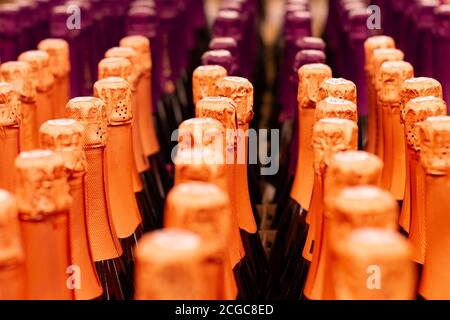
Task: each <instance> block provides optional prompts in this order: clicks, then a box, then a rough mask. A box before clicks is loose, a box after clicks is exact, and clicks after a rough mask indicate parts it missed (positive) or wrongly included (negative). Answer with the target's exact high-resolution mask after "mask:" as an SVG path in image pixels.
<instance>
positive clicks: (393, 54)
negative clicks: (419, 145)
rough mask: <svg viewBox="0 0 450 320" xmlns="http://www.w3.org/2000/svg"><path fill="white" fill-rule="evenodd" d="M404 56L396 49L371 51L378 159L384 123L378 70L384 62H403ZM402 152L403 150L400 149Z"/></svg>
mask: <svg viewBox="0 0 450 320" xmlns="http://www.w3.org/2000/svg"><path fill="white" fill-rule="evenodd" d="M403 58H404V54H403V52H402V51H400V50H398V49H390V48H387V49H383V48H382V49H375V50H374V51H373V57H372V63H373V66H374V71H373V72H374V78H373V81H374V88H375V97H377V98H376V99H377V100H376V112H377V137H376V150H375V154H376V155H377V156H378V157H380V159H384V140H383V130H384V126H383V125H384V123H383V117H382V110H381V108H380V106H379V101H378V97H379V94H380V91H381V90H382V86H381V82H380V69H381V66H382V64H383V63H384V62H386V61H403ZM401 150H403V149H401Z"/></svg>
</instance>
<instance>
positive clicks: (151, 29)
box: [126, 6, 158, 39]
mask: <svg viewBox="0 0 450 320" xmlns="http://www.w3.org/2000/svg"><path fill="white" fill-rule="evenodd" d="M157 28H158V16H157V15H156V9H152V8H149V7H143V6H135V7H132V8H131V9H130V10H128V13H127V18H126V29H127V33H128V35H143V36H146V37H147V38H149V39H153V38H155V37H156V34H157Z"/></svg>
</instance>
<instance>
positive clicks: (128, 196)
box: [94, 77, 143, 274]
mask: <svg viewBox="0 0 450 320" xmlns="http://www.w3.org/2000/svg"><path fill="white" fill-rule="evenodd" d="M94 96H96V97H98V98H100V99H102V100H103V102H104V103H105V107H106V112H107V119H108V142H107V148H106V169H107V180H108V183H107V195H108V200H109V203H110V204H111V216H112V221H113V224H114V228H115V229H116V231H117V236H118V237H119V240H120V242H121V245H122V249H123V252H124V259H125V261H126V262H127V265H128V267H129V270H130V274H132V270H133V268H134V257H133V247H134V246H135V245H136V243H137V241H138V239H139V238H140V236H141V234H142V233H143V224H142V218H141V214H140V212H139V206H138V203H137V201H136V198H135V195H134V189H133V170H132V168H133V150H132V145H133V140H132V122H133V120H132V119H133V117H134V115H133V112H132V107H131V88H130V85H129V84H128V82H127V81H126V80H125V79H122V78H116V77H108V78H104V79H102V80H99V81H97V82H96V83H95V84H94Z"/></svg>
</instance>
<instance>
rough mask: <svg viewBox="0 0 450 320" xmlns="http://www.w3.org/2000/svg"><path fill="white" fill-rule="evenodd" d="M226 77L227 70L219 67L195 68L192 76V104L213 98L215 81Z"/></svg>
mask: <svg viewBox="0 0 450 320" xmlns="http://www.w3.org/2000/svg"><path fill="white" fill-rule="evenodd" d="M226 76H227V70H226V69H225V68H224V67H222V66H219V65H208V66H199V67H197V68H196V69H195V70H194V73H193V75H192V91H193V96H194V104H195V105H197V102H198V101H199V100H201V99H203V98H205V97H212V96H214V91H215V83H216V81H217V80H218V79H220V78H223V77H226Z"/></svg>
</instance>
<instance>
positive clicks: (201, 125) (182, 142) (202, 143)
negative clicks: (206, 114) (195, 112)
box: [178, 118, 225, 151]
mask: <svg viewBox="0 0 450 320" xmlns="http://www.w3.org/2000/svg"><path fill="white" fill-rule="evenodd" d="M224 139H225V128H224V126H223V124H222V123H220V121H218V120H215V119H212V118H192V119H188V120H185V121H183V122H182V123H181V124H180V125H179V126H178V151H180V150H185V149H200V150H202V149H204V148H205V147H210V146H211V147H213V148H214V149H216V148H218V149H219V150H224V148H225V142H224Z"/></svg>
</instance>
